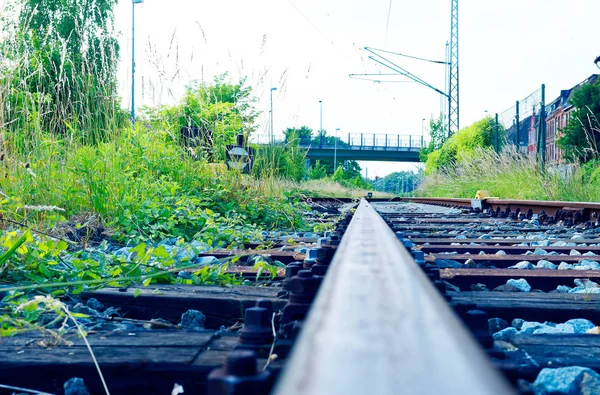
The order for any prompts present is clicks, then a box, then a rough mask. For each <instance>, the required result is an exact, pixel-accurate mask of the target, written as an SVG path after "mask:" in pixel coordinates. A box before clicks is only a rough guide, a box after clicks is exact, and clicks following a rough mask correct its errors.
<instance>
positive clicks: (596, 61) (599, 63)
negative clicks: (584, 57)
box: [594, 56, 600, 69]
mask: <svg viewBox="0 0 600 395" xmlns="http://www.w3.org/2000/svg"><path fill="white" fill-rule="evenodd" d="M594 63H596V67H598V68H599V69H600V56H598V57H597V58H596V60H594Z"/></svg>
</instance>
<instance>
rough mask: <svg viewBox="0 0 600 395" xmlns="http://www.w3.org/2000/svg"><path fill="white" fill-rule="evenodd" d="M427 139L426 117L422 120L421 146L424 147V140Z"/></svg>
mask: <svg viewBox="0 0 600 395" xmlns="http://www.w3.org/2000/svg"><path fill="white" fill-rule="evenodd" d="M424 140H425V118H423V120H422V121H421V148H423V142H424Z"/></svg>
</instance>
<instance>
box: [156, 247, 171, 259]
mask: <svg viewBox="0 0 600 395" xmlns="http://www.w3.org/2000/svg"><path fill="white" fill-rule="evenodd" d="M152 255H154V256H155V257H157V258H169V257H170V256H171V255H169V253H168V252H167V250H166V248H165V247H164V246H162V245H161V246H158V247H157V248H156V249H155V250H154V252H153V253H152Z"/></svg>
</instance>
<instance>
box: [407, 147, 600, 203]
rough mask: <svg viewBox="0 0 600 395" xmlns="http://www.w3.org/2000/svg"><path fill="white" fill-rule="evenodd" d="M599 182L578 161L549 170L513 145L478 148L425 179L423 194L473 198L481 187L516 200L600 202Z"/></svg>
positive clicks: (420, 190) (421, 190) (420, 192)
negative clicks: (498, 149)
mask: <svg viewBox="0 0 600 395" xmlns="http://www.w3.org/2000/svg"><path fill="white" fill-rule="evenodd" d="M599 181H600V180H599ZM599 186H600V183H597V182H596V181H595V180H593V179H591V178H590V177H589V175H588V172H586V171H585V169H584V168H582V167H581V166H579V165H577V164H571V165H568V166H567V165H563V166H562V167H561V168H552V167H547V168H546V169H544V168H542V166H541V165H540V164H539V163H538V162H537V161H536V159H535V158H530V157H525V156H523V155H522V154H520V153H518V152H517V151H516V149H514V148H512V147H506V148H505V150H504V151H503V152H502V153H496V152H494V151H493V150H492V149H477V150H475V151H473V152H472V153H471V154H470V155H468V156H465V157H462V158H461V160H460V161H459V162H458V163H457V164H456V165H454V166H453V167H452V168H450V169H445V170H441V171H438V172H436V173H434V174H432V175H429V176H427V177H426V178H425V181H424V182H423V184H422V185H421V187H420V189H419V191H418V192H419V194H420V195H423V196H435V197H462V198H472V197H474V196H475V193H476V192H477V191H478V190H487V191H488V192H489V193H490V195H491V196H494V197H499V198H513V199H538V200H566V201H597V200H599V199H600V189H599V188H598V187H599Z"/></svg>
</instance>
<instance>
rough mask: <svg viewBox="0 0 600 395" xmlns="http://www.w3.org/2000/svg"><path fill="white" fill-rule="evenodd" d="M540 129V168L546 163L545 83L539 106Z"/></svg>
mask: <svg viewBox="0 0 600 395" xmlns="http://www.w3.org/2000/svg"><path fill="white" fill-rule="evenodd" d="M540 107H541V108H540V131H541V137H542V147H541V148H542V149H541V152H542V168H543V167H544V166H545V165H546V84H542V103H541V106H540Z"/></svg>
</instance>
